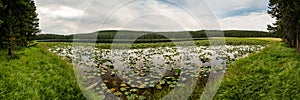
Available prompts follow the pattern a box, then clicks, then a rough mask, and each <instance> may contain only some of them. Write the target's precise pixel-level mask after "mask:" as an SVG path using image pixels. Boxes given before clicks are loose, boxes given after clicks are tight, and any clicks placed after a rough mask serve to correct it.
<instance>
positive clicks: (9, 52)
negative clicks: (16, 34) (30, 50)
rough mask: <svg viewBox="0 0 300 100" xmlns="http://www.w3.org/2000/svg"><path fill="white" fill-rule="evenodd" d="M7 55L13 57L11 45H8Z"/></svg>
mask: <svg viewBox="0 0 300 100" xmlns="http://www.w3.org/2000/svg"><path fill="white" fill-rule="evenodd" d="M8 55H9V56H10V57H11V58H13V57H14V55H15V54H14V48H13V47H12V46H9V47H8Z"/></svg>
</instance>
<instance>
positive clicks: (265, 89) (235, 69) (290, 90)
mask: <svg viewBox="0 0 300 100" xmlns="http://www.w3.org/2000/svg"><path fill="white" fill-rule="evenodd" d="M299 61H300V54H296V53H295V49H292V48H287V47H284V45H283V44H282V43H279V42H275V43H273V44H271V45H270V46H269V47H267V48H265V49H264V50H262V51H261V52H259V53H256V54H253V55H250V56H249V57H247V58H243V59H240V60H237V61H236V62H234V63H233V64H232V65H230V66H228V71H227V74H226V76H225V77H224V79H223V82H222V85H221V87H220V89H219V90H218V93H217V95H216V97H215V99H229V100H231V99H284V100H286V99H299V98H300V88H299V87H300V62H299Z"/></svg>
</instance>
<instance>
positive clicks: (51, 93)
mask: <svg viewBox="0 0 300 100" xmlns="http://www.w3.org/2000/svg"><path fill="white" fill-rule="evenodd" d="M16 56H17V57H15V58H14V59H13V60H8V59H7V56H6V51H4V50H0V99H1V100H2V99H8V100H10V99H34V100H38V99H85V98H84V96H83V94H82V93H81V91H80V89H79V87H78V84H77V83H76V79H75V77H74V75H73V68H72V65H71V64H69V63H67V62H66V61H63V60H62V59H60V58H59V57H57V56H55V55H53V54H51V53H49V52H48V51H46V50H45V49H43V48H42V47H40V46H34V47H29V48H24V49H21V50H17V51H16Z"/></svg>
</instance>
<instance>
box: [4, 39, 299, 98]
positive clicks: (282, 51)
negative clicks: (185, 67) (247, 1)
mask: <svg viewBox="0 0 300 100" xmlns="http://www.w3.org/2000/svg"><path fill="white" fill-rule="evenodd" d="M265 40H268V41H272V42H268V41H265ZM278 41H280V39H274V38H242V39H241V38H226V43H227V44H233V45H242V44H266V43H270V45H269V46H268V47H267V48H265V49H264V50H262V51H261V52H259V53H256V54H251V55H250V56H249V57H247V58H243V59H240V60H237V61H236V62H234V63H233V64H231V65H229V66H228V71H227V73H226V75H225V77H224V79H223V82H222V85H221V87H220V89H219V91H218V93H217V95H216V96H215V99H297V98H298V99H299V97H300V89H299V87H300V62H299V61H300V54H296V53H295V49H291V48H286V47H284V45H283V44H282V43H280V42H278ZM60 44H65V45H70V44H69V43H60ZM196 44H197V45H208V44H209V41H207V40H202V41H196ZM55 45H57V43H39V45H38V46H34V47H29V48H25V49H22V50H18V51H16V55H17V57H16V58H15V59H13V60H8V59H7V56H5V54H6V51H3V50H0V75H1V76H0V99H50V98H51V99H85V98H84V96H83V95H82V93H81V91H80V89H79V87H78V84H77V83H76V80H75V77H74V75H73V68H72V65H71V64H69V63H68V62H67V61H64V60H62V59H61V58H59V57H57V56H55V55H53V54H51V53H49V52H48V51H47V50H46V49H44V47H45V46H55ZM87 45H93V44H87ZM172 45H173V44H170V43H160V45H157V44H155V43H150V44H134V45H133V46H132V47H133V48H145V47H158V46H172ZM97 46H98V47H99V48H110V45H109V44H98V45H97Z"/></svg>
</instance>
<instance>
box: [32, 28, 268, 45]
mask: <svg viewBox="0 0 300 100" xmlns="http://www.w3.org/2000/svg"><path fill="white" fill-rule="evenodd" d="M221 32H222V31H212V30H209V31H204V30H201V31H182V32H147V31H116V30H111V31H98V32H95V33H89V34H75V35H55V34H40V35H38V36H37V38H36V40H44V41H45V40H48V41H50V40H52V41H55V40H64V42H66V41H71V39H75V40H76V39H82V40H84V39H98V40H99V41H102V42H105V41H107V42H109V40H110V39H125V40H126V39H128V40H132V39H133V40H136V39H137V40H145V41H146V40H149V39H152V40H153V39H154V40H155V39H156V40H160V41H164V40H165V41H170V40H184V39H191V38H193V39H200V38H207V34H214V33H218V34H220V33H221ZM206 33H207V34H206ZM223 33H224V35H216V36H214V37H220V36H225V37H274V35H273V34H272V33H268V32H262V31H237V30H229V31H223ZM167 39H168V40H167ZM169 39H170V40H169Z"/></svg>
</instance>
